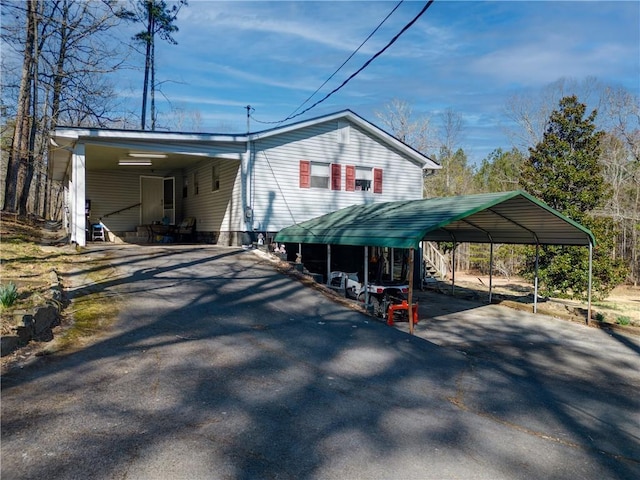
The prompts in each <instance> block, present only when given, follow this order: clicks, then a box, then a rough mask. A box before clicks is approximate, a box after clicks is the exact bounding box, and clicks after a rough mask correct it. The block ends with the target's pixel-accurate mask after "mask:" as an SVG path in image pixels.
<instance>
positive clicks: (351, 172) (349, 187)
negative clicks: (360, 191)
mask: <svg viewBox="0 0 640 480" xmlns="http://www.w3.org/2000/svg"><path fill="white" fill-rule="evenodd" d="M344 168H345V173H344V174H345V177H346V178H345V186H344V189H345V190H346V191H347V192H353V191H354V190H355V189H356V167H355V166H353V165H347V166H346V167H344Z"/></svg>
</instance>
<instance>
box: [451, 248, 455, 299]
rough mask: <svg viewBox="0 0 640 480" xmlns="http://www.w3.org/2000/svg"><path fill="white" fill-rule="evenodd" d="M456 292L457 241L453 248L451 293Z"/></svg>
mask: <svg viewBox="0 0 640 480" xmlns="http://www.w3.org/2000/svg"><path fill="white" fill-rule="evenodd" d="M455 294H456V242H455V240H454V242H453V248H452V249H451V295H455Z"/></svg>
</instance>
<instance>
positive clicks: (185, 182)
mask: <svg viewBox="0 0 640 480" xmlns="http://www.w3.org/2000/svg"><path fill="white" fill-rule="evenodd" d="M188 193H189V179H188V178H187V176H186V175H185V177H184V179H183V182H182V198H187V195H188Z"/></svg>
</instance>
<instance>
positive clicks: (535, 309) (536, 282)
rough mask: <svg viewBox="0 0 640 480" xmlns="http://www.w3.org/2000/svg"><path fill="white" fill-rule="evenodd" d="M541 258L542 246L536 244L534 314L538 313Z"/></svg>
mask: <svg viewBox="0 0 640 480" xmlns="http://www.w3.org/2000/svg"><path fill="white" fill-rule="evenodd" d="M539 258H540V244H539V243H536V270H535V276H534V278H533V313H538V259H539Z"/></svg>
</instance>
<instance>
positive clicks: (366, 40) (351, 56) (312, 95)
mask: <svg viewBox="0 0 640 480" xmlns="http://www.w3.org/2000/svg"><path fill="white" fill-rule="evenodd" d="M403 2H404V0H400V1H399V2H398V4H397V5H396V6H395V7H393V10H391V11H390V12H389V13H388V15H387V16H386V17H384V19H383V20H382V21H381V22H380V23H379V24H378V26H377V27H376V28H375V29H374V30H373V31H372V32H371V33H370V34H369V36H368V37H367V38H365V39H364V41H363V42H362V43H361V44H360V45H359V46H358V48H356V49H355V50H354V51H353V53H351V55H349V57H348V58H347V59H346V60H345V61H344V62H342V65H340V66H339V67H338V68H337V69H336V71H335V72H333V73H332V74H331V76H329V78H327V79H326V80H325V81H324V82H323V84H322V85H320V86H319V87H318V88H317V89H316V91H315V92H313V93H312V94H311V95H309V97H308V98H307V99H306V100H305V101H304V102H302V103H301V104H300V106H299V107H298V108H296V109H295V110H294V111H293V112H291V113H290V114H289V117H288V118H291V115H293V114H294V113H296V112H297V111H298V110H300V109H301V108H302V107H303V106H304V105H305V104H306V103H307V102H308V101H309V100H311V99H312V98H313V97H314V96H315V94H316V93H318V92H319V91H320V90H321V89H322V87H324V86H325V85H326V84H327V83H328V82H329V80H331V79H332V78H333V77H335V75H336V74H337V73H338V72H339V71H340V70H341V69H342V67H344V66H345V65H346V64H347V62H349V60H351V59H352V58H353V56H354V55H355V54H356V53H358V52H359V51H360V49H361V48H362V47H363V46H364V44H365V43H367V42H368V41H369V39H370V38H371V37H373V36H374V35H375V33H376V32H377V31H378V30H380V27H382V25H384V23H385V22H386V21H387V20H388V19H389V17H390V16H391V15H393V13H394V12H395V11H396V10H397V9H398V7H399V6H400V5H402V3H403ZM285 120H286V119H285ZM283 121H284V120H283Z"/></svg>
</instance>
